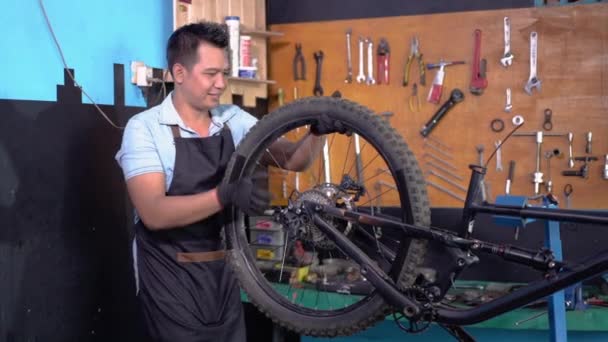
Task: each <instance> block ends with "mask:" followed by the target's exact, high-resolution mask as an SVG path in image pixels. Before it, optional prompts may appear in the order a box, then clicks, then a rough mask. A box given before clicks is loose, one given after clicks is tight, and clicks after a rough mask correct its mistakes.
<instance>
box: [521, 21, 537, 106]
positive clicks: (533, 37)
mask: <svg viewBox="0 0 608 342" xmlns="http://www.w3.org/2000/svg"><path fill="white" fill-rule="evenodd" d="M537 47H538V34H537V33H536V32H535V31H532V32H530V77H529V78H528V82H526V85H525V86H524V90H525V91H526V93H528V95H532V89H534V88H536V90H537V91H540V80H539V79H538V77H537V76H536V58H537V54H536V53H537Z"/></svg>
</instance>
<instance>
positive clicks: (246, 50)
mask: <svg viewBox="0 0 608 342" xmlns="http://www.w3.org/2000/svg"><path fill="white" fill-rule="evenodd" d="M239 56H240V63H239V64H240V66H242V67H250V66H252V65H251V36H241V49H240V51H239Z"/></svg>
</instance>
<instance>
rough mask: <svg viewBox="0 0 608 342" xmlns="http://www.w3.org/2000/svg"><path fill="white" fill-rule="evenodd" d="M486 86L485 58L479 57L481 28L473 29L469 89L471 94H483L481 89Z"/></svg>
mask: <svg viewBox="0 0 608 342" xmlns="http://www.w3.org/2000/svg"><path fill="white" fill-rule="evenodd" d="M487 86H488V80H487V79H486V60H485V59H481V30H480V29H476V30H475V47H474V49H473V77H472V78H471V86H470V87H469V90H470V91H471V93H472V94H473V95H481V94H483V90H484V89H485V88H486V87H487Z"/></svg>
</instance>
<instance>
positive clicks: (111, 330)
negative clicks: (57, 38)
mask: <svg viewBox="0 0 608 342" xmlns="http://www.w3.org/2000/svg"><path fill="white" fill-rule="evenodd" d="M72 72H73V71H72ZM114 80H115V81H114V87H115V89H114V93H115V95H114V97H115V99H114V103H115V105H113V106H106V105H102V106H100V107H101V109H102V110H103V111H104V112H105V113H106V114H107V115H108V116H109V118H110V119H111V120H112V121H113V122H114V123H116V124H117V125H119V126H124V125H125V124H126V122H127V121H128V119H129V118H130V117H131V116H133V115H134V114H137V113H138V112H141V111H142V110H143V109H142V108H139V107H127V106H125V105H124V67H123V65H115V66H114ZM167 86H168V90H169V91H170V90H171V85H170V84H169V85H167ZM160 89H161V88H160V86H156V87H154V88H152V89H149V90H146V92H145V94H144V96H145V97H146V98H147V99H148V103H149V104H150V106H151V105H154V104H155V102H158V101H160V100H162V96H158V92H159V91H160ZM57 99H58V100H57V101H56V102H48V101H20V100H0V113H1V115H2V119H3V122H2V124H1V125H0V341H8V342H12V341H15V342H17V341H143V340H145V337H144V336H143V335H142V333H141V331H142V330H141V326H140V324H139V321H138V315H137V303H136V298H135V282H134V274H133V259H132V254H131V239H132V236H133V231H132V227H131V226H132V207H131V205H130V203H129V201H128V198H127V193H126V188H125V183H124V180H123V176H122V171H121V170H120V167H119V166H118V164H117V163H116V161H115V160H114V155H115V154H116V152H117V151H118V149H119V147H120V143H121V141H122V130H119V129H116V128H114V127H112V126H111V125H110V124H109V123H108V122H107V121H105V120H104V119H103V118H102V116H101V114H100V113H99V112H98V111H97V110H96V109H95V107H94V106H93V105H90V104H83V103H82V102H81V92H80V89H78V88H76V87H74V86H73V82H72V81H71V79H70V78H69V77H68V75H67V73H65V80H64V85H58V86H57ZM233 100H234V102H235V103H236V104H240V103H242V101H241V100H242V98H241V97H240V96H238V97H237V96H235V97H234V99H233ZM257 106H258V107H256V108H246V107H243V108H245V109H246V110H248V111H249V112H251V113H252V114H254V115H257V116H261V115H262V114H263V113H265V112H266V106H267V104H266V101H264V100H259V101H258V103H257ZM247 313H248V315H249V316H251V315H253V316H255V315H256V313H255V311H254V310H252V309H251V308H248V310H247ZM255 317H256V320H257V321H258V322H261V321H262V320H264V317H263V316H259V315H258V316H255ZM262 323H263V322H262ZM264 324H266V325H263V324H262V325H260V324H258V325H252V324H248V325H247V326H248V329H249V330H250V334H251V335H252V336H264V334H265V333H266V334H269V333H270V330H268V329H264V331H258V326H264V327H266V326H267V325H268V324H270V323H269V322H265V323H264ZM269 339H270V337H268V338H266V339H265V338H261V340H269Z"/></svg>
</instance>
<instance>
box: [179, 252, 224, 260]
mask: <svg viewBox="0 0 608 342" xmlns="http://www.w3.org/2000/svg"><path fill="white" fill-rule="evenodd" d="M225 256H226V251H224V250H219V251H212V252H194V253H177V261H178V262H208V261H216V260H222V259H224V258H225Z"/></svg>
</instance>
